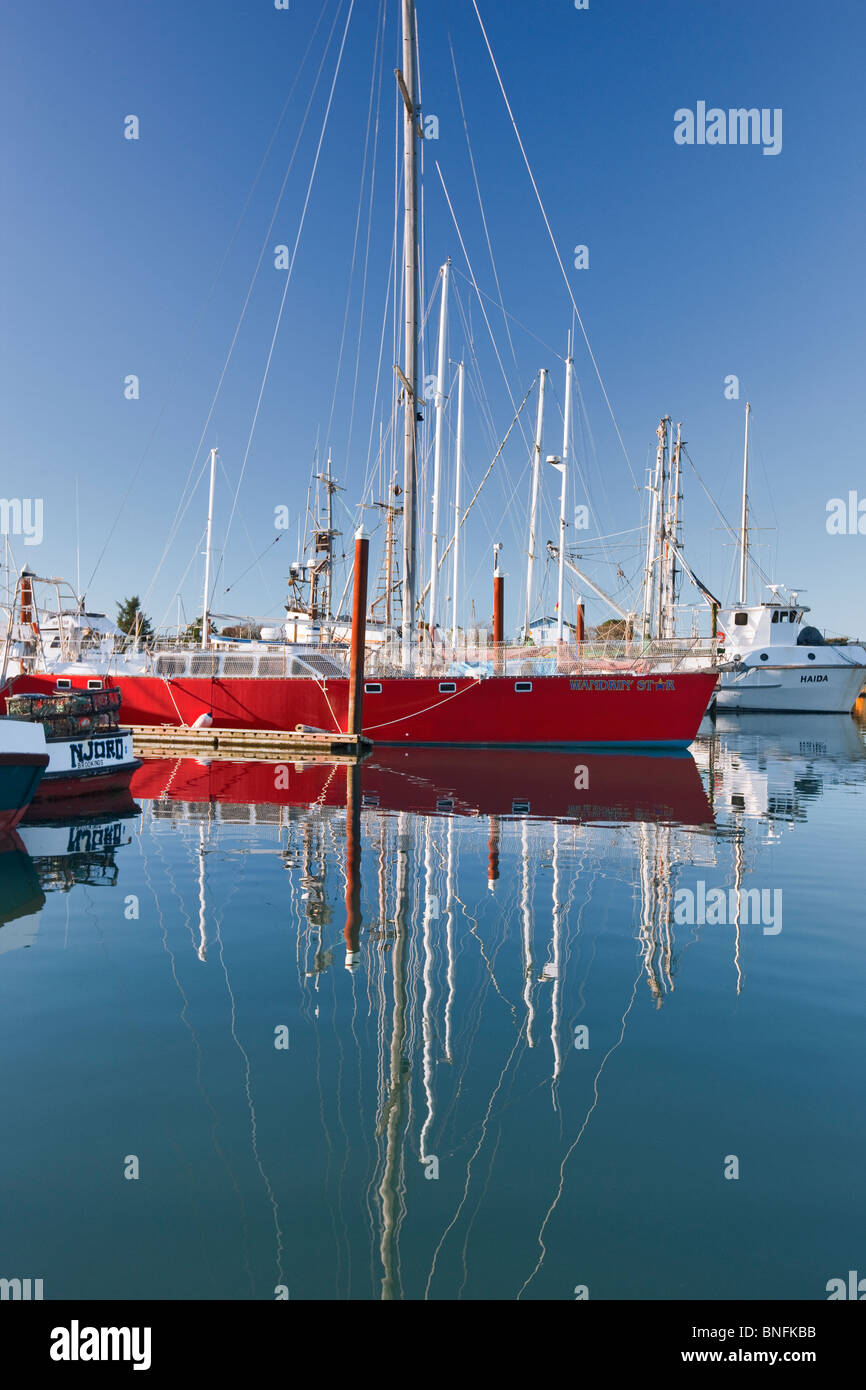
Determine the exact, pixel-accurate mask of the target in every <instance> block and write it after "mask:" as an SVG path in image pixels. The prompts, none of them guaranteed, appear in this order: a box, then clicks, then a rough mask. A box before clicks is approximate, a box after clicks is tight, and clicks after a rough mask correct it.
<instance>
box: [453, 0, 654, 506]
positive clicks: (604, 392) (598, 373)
mask: <svg viewBox="0 0 866 1390" xmlns="http://www.w3.org/2000/svg"><path fill="white" fill-rule="evenodd" d="M472 7H473V9H474V10H475V13H476V15H477V17H478V23H479V25H480V26H481V33H482V34H483V36H484V42H485V44H486V46H487V52H488V53H489V55H490V61H491V63H492V64H493V71H494V72H495V73H496V80H497V82H498V83H499V90H500V91H501V93H502V99H503V101H504V102H505V106H506V110H507V111H508V115H509V117H510V118H511V126H512V129H513V130H514V134H515V136H516V137H517V143H518V145H519V146H520V153H521V154H522V155H523V162H524V164H525V165H526V172H527V173H528V174H529V180H530V182H531V184H532V189H533V192H534V193H535V197H536V199H537V201H538V206H539V208H540V209H541V216H542V217H543V219H544V225H545V227H546V228H547V235H548V236H549V237H550V244H551V246H552V247H553V253H554V255H555V256H556V261H557V264H558V266H559V269H560V271H561V273H562V278H563V280H564V282H565V288H566V290H567V291H568V297H569V299H570V300H571V307H572V309H573V310H574V314H575V318H576V319H577V322H578V324H579V326H580V331H581V334H582V336H583V341H584V342H585V344H586V350H587V352H588V353H589V359H590V361H591V362H592V365H593V369H594V371H595V375H596V377H597V378H598V384H599V386H600V387H601V394H602V395H603V396H604V403H605V405H606V406H607V409H608V414H609V415H610V418H611V420H612V421H613V427H614V429H615V430H616V437H617V439H618V440H619V442H620V447H621V449H622V452H623V456H624V458H625V461H626V463H627V464H628V471H629V473H630V475H631V480H632V483H633V484H634V489H635V492H638V493H639V492H640V488H639V487H638V482H637V478H636V477H635V475H634V469H633V468H632V466H631V459H630V458H629V455H628V449H627V448H626V447H625V440H624V439H623V437H622V434H621V433H620V428H619V425H618V424H617V421H616V416H615V415H614V413H613V406H612V405H611V403H610V397H609V396H608V394H607V388H606V386H605V384H604V379H603V377H602V375H601V370H600V368H599V365H598V363H597V361H596V360H595V353H594V352H593V350H592V347H591V346H590V341H589V337H588V335H587V332H586V329H585V328H584V326H583V319H582V318H581V317H580V310H579V309H578V307H577V301H576V299H575V297H574V293H573V291H572V288H571V285H570V283H569V279H568V275H567V274H566V271H565V266H564V265H563V263H562V256H561V255H560V254H559V247H558V246H557V244H556V238H555V237H554V235H553V229H552V228H551V225H550V221H549V219H548V216H547V211H546V209H545V206H544V203H543V202H542V199H541V194H540V192H539V191H538V184H537V183H536V182H535V175H534V174H533V172H532V166H531V165H530V163H529V159H528V157H527V154H526V150H525V148H524V145H523V140H522V139H521V136H520V131H519V130H518V128H517V122H516V120H515V119H514V112H513V111H512V109H511V103H510V101H509V100H508V96H507V93H506V91H505V87H504V85H503V82H502V78H501V77H500V75H499V68H498V67H497V65H496V59H495V58H494V56H493V49H492V48H491V47H490V40H489V39H488V37H487V30H486V29H485V27H484V21H483V19H482V18H481V13H480V11H479V9H478V0H472Z"/></svg>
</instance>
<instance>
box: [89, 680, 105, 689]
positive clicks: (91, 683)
mask: <svg viewBox="0 0 866 1390" xmlns="http://www.w3.org/2000/svg"><path fill="white" fill-rule="evenodd" d="M87 689H88V690H101V689H102V681H88V682H87Z"/></svg>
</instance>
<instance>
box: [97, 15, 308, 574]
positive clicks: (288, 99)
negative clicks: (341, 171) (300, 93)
mask: <svg viewBox="0 0 866 1390" xmlns="http://www.w3.org/2000/svg"><path fill="white" fill-rule="evenodd" d="M327 8H328V0H324V3H323V5H322V8H321V10H320V12H319V18H318V19H317V20H316V23H315V26H314V28H313V32H312V34H311V35H310V41H309V43H308V44H307V47H306V50H305V52H304V55H303V57H302V58H301V63H300V67H299V68H298V71H297V73H296V74H295V80H294V82H293V83H292V85H291V88H290V89H289V95H288V96H287V97H286V100H285V104H284V106H283V109H282V111H281V112H280V114H279V116H278V118H277V123H276V125H275V126H274V129H273V131H272V133H271V138H270V140H269V141H268V144H267V147H266V149H265V152H264V155H263V156H262V161H261V164H260V165H259V169H258V173H257V174H256V176H255V178H254V179H253V182H252V184H251V186H250V190H249V192H248V194H247V197H246V201H245V202H244V205H243V207H242V209H241V212H240V215H239V217H238V220H237V222H236V223H235V226H234V230H233V232H232V234H231V236H230V238H229V242H228V245H227V246H226V249H225V251H224V252H223V257H222V260H221V261H220V263H219V266H218V267H217V270H216V274H215V275H214V277H213V280H212V281H211V285H210V288H209V290H208V292H207V296H206V298H205V301H204V304H203V305H202V307H201V309H200V310H199V314H198V317H197V318H196V320H195V322H194V323H193V325H192V327H191V329H190V331H189V334H188V336H187V341H186V344H185V347H186V352H185V355H184V357H183V358H182V359H181V364H180V369H179V370H178V371H177V372H176V373H175V376H174V379H173V386H172V388H171V389H170V390H169V392H168V395H167V396H166V398H165V400H164V401H163V403H162V406H161V408H160V411H159V414H158V416H157V417H156V422H155V423H154V426H153V429H152V430H151V432H150V434H149V435H148V438H147V441H146V442H145V446H144V449H143V451H142V454H141V457H140V458H139V461H138V463H137V464H136V467H135V471H134V472H133V475H132V478H131V479H130V483H129V487H128V488H127V490H126V492H125V493H124V495H123V497H122V499H121V502H120V506H119V507H118V509H117V515H116V517H115V519H114V521H113V522H112V525H111V529H110V530H109V532H108V535H107V537H106V539H105V544H104V545H103V547H102V550H101V551H100V553H99V556H98V558H97V561H96V564H95V565H94V567H93V572H92V574H91V576H90V579H89V580H88V583H87V587H88V589H89V588H90V586H91V584H92V583H93V580H94V578H95V577H96V573H97V571H98V569H99V567H100V565H101V564H102V561H103V559H104V558H105V552H106V550H107V549H108V546H109V543H110V541H111V538H112V536H113V535H114V532H115V529H116V527H117V523H118V522H119V521H120V518H121V515H122V514H123V509H124V507H125V506H126V503H127V501H128V499H129V494H130V492H131V491H132V488H133V486H134V484H135V482H136V479H137V478H138V475H139V473H140V472H141V470H142V467H143V466H144V461H145V459H146V458H147V455H148V453H149V452H150V446H151V445H152V443H153V441H154V439H155V437H156V434H157V431H158V430H159V427H160V425H161V424H162V420H163V417H164V415H165V412H166V410H167V409H168V407H169V404H170V402H171V400H172V399H173V395H174V392H175V391H176V389H177V387H178V386H179V384H180V380H181V377H182V375H183V372H182V368H183V367H184V366H185V364H186V363H187V362H188V360H189V351H190V348H191V346H192V341H193V338H194V336H195V333H196V330H197V329H198V327H199V325H200V324H201V322H202V319H203V318H204V315H205V312H206V310H207V308H208V305H209V304H210V302H211V299H212V298H213V294H214V290H215V289H216V287H217V285H218V284H219V280H220V276H221V275H222V273H223V270H224V269H225V264H226V261H227V260H228V258H229V256H230V254H231V250H232V247H233V246H234V244H235V241H236V240H237V235H238V232H239V231H240V228H241V224H242V222H243V220H244V218H245V217H246V214H247V209H248V208H249V205H250V202H251V201H252V196H253V194H254V193H255V191H256V188H257V187H258V183H259V179H260V178H261V176H262V172H263V170H264V167H265V164H266V163H267V160H268V156H269V154H270V152H271V149H272V147H273V144H274V141H275V140H276V138H277V134H278V132H279V129H280V126H281V125H282V123H283V119H284V117H285V114H286V111H287V110H288V108H289V104H290V102H291V100H292V97H293V96H294V94H295V88H296V87H297V85H298V82H299V81H300V79H301V74H302V73H303V70H304V67H305V66H306V62H307V59H308V57H309V56H310V49H311V48H312V46H313V41H314V39H315V37H316V34H317V33H318V32H319V26H320V24H321V22H322V20H323V18H324V16H325V11H326V9H327ZM199 448H201V444H199ZM196 454H198V449H197V450H196ZM194 466H195V462H194V461H193V467H194Z"/></svg>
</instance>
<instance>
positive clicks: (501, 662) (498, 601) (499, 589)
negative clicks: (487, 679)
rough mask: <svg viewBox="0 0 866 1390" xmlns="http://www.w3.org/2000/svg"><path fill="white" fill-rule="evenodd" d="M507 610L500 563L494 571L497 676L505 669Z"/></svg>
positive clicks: (494, 648) (495, 669) (494, 639)
mask: <svg viewBox="0 0 866 1390" xmlns="http://www.w3.org/2000/svg"><path fill="white" fill-rule="evenodd" d="M504 612H505V578H504V576H503V575H501V574H500V573H499V563H498V561H497V565H496V569H495V570H494V571H493V669H494V671H495V672H496V674H497V676H501V675H502V673H503V671H504V670H505V653H504V652H503V650H502V643H503V640H504V639H503V632H504V626H503V624H504Z"/></svg>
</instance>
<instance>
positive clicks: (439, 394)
mask: <svg viewBox="0 0 866 1390" xmlns="http://www.w3.org/2000/svg"><path fill="white" fill-rule="evenodd" d="M450 273H451V261H450V259H449V260H447V261H446V262H445V264H444V265H443V267H442V298H441V300H440V302H439V354H438V359H437V363H436V443H435V446H434V451H433V536H432V539H431V542H430V641H431V643H432V642H433V640H434V634H435V629H436V598H437V590H438V584H439V483H440V479H441V477H442V436H443V433H444V417H445V362H446V358H445V344H446V338H447V335H448V278H449V275H450Z"/></svg>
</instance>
